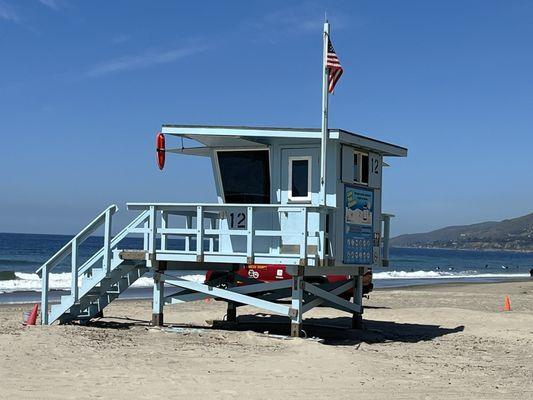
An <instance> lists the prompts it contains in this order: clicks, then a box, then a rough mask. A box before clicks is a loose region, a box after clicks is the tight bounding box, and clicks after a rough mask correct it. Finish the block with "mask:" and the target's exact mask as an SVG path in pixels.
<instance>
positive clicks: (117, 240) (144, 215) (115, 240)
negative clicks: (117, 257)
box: [79, 211, 150, 275]
mask: <svg viewBox="0 0 533 400" xmlns="http://www.w3.org/2000/svg"><path fill="white" fill-rule="evenodd" d="M149 216H150V212H149V211H143V212H142V213H140V214H139V215H138V216H137V217H135V219H134V220H133V221H131V222H130V223H129V224H128V225H127V226H126V227H125V228H124V229H122V231H120V232H119V233H118V234H117V235H116V236H115V237H113V239H112V240H111V242H110V244H109V247H110V248H111V249H114V248H115V247H116V246H117V245H118V244H119V243H120V241H121V240H123V239H124V238H125V237H126V236H128V234H130V233H131V229H132V228H136V227H137V225H139V224H140V223H141V222H143V221H144V220H146V219H148V217H149ZM103 255H104V249H103V248H101V249H100V250H98V251H97V252H96V253H94V255H93V256H92V257H91V258H89V259H88V260H87V261H85V263H83V265H82V266H81V267H80V268H79V274H80V275H81V274H84V273H85V272H86V271H87V270H89V269H90V268H91V267H92V266H93V264H94V263H95V262H96V261H98V260H99V259H100V258H101V257H102V256H103Z"/></svg>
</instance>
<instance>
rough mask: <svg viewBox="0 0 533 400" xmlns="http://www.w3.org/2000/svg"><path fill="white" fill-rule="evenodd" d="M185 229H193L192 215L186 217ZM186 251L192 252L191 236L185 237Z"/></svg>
mask: <svg viewBox="0 0 533 400" xmlns="http://www.w3.org/2000/svg"><path fill="white" fill-rule="evenodd" d="M185 228H186V229H192V217H191V216H190V215H187V216H186V217H185ZM185 251H191V237H190V236H189V235H187V236H185Z"/></svg>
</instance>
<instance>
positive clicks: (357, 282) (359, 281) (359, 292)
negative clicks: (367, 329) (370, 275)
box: [352, 273, 363, 329]
mask: <svg viewBox="0 0 533 400" xmlns="http://www.w3.org/2000/svg"><path fill="white" fill-rule="evenodd" d="M352 303H354V304H360V305H361V312H360V313H358V312H354V313H353V314H352V328H353V329H363V275H362V274H361V273H359V274H357V275H355V276H354V277H353V298H352Z"/></svg>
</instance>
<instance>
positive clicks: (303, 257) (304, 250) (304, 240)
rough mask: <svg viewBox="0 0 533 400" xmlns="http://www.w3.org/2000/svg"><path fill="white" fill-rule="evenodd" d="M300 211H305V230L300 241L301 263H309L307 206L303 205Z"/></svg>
mask: <svg viewBox="0 0 533 400" xmlns="http://www.w3.org/2000/svg"><path fill="white" fill-rule="evenodd" d="M300 211H301V212H302V213H303V217H304V221H303V230H302V238H301V242H300V265H307V208H305V207H302V208H301V209H300Z"/></svg>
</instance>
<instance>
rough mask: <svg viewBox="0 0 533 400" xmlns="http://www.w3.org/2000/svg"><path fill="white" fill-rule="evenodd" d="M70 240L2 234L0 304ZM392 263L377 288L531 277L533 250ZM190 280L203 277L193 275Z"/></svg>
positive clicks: (400, 256) (34, 290)
mask: <svg viewBox="0 0 533 400" xmlns="http://www.w3.org/2000/svg"><path fill="white" fill-rule="evenodd" d="M70 239H71V236H66V235H33V234H13V233H0V303H7V302H18V301H21V302H22V301H36V300H37V299H38V298H39V295H40V294H39V290H40V286H41V282H40V279H39V277H38V276H37V275H36V274H35V271H36V270H37V269H38V268H39V267H40V266H41V265H42V264H43V263H44V262H45V261H46V260H47V259H48V258H50V257H51V256H52V255H53V254H54V253H55V252H56V251H57V250H59V249H60V248H61V247H62V246H63V245H64V244H65V243H67V242H68V241H69V240H70ZM101 246H102V238H98V237H90V238H89V239H88V240H87V241H86V242H85V243H84V244H83V246H81V247H80V249H79V252H80V261H81V262H83V260H85V259H87V258H89V257H90V256H91V255H92V254H94V253H95V252H96V251H97V250H98V249H100V248H101ZM123 246H124V248H140V247H142V246H141V239H140V238H128V239H125V240H124V241H123ZM390 258H391V261H390V267H387V268H376V269H374V284H375V286H376V287H378V288H379V287H396V286H410V285H419V284H438V283H444V282H494V281H501V280H509V279H515V278H529V276H530V273H529V271H530V269H531V268H533V253H519V252H508V251H475V250H448V249H445V250H441V249H415V248H392V249H391V251H390ZM68 263H69V260H68V259H67V260H65V261H64V262H63V263H62V264H60V265H58V267H57V268H56V269H55V270H54V272H53V273H51V274H50V288H51V289H55V290H56V291H57V292H56V293H55V295H54V296H52V300H53V299H54V298H55V297H59V296H60V295H61V294H64V293H63V292H62V291H63V290H67V289H68V288H69V287H70V273H69V266H68ZM189 278H190V279H193V280H197V281H201V280H202V276H201V275H199V274H192V275H190V276H189ZM151 285H152V280H151V279H150V278H149V277H143V278H141V279H139V280H138V281H137V282H135V284H134V286H133V287H132V288H131V289H128V291H126V293H125V294H124V295H125V296H127V297H150V296H151V292H150V291H149V290H148V288H149V287H151Z"/></svg>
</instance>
